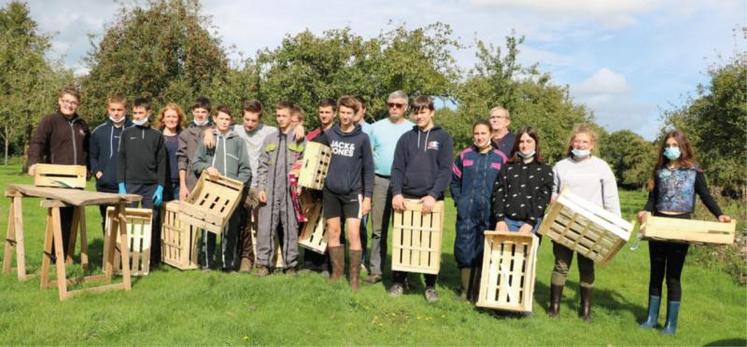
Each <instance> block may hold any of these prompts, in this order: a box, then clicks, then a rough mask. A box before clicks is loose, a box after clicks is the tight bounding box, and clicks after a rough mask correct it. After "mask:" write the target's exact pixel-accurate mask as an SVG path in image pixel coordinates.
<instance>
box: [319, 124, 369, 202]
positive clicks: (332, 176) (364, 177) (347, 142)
mask: <svg viewBox="0 0 747 347" xmlns="http://www.w3.org/2000/svg"><path fill="white" fill-rule="evenodd" d="M315 142H320V143H323V144H325V145H327V146H330V147H331V148H332V159H331V160H330V161H329V170H328V171H327V180H326V182H325V186H326V187H327V189H329V191H331V192H333V193H335V194H341V195H342V194H350V193H361V192H362V193H363V196H364V197H369V198H370V197H371V196H373V180H374V166H373V153H372V152H371V143H370V142H369V140H368V135H366V133H364V132H363V131H361V126H360V125H356V126H355V129H353V131H351V132H349V133H345V132H343V131H342V129H340V125H339V124H335V126H333V127H332V128H330V129H327V130H325V131H324V136H319V137H317V138H316V139H315Z"/></svg>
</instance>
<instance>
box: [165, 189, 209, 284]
mask: <svg viewBox="0 0 747 347" xmlns="http://www.w3.org/2000/svg"><path fill="white" fill-rule="evenodd" d="M180 206H181V202H180V201H178V200H174V201H169V202H167V203H166V204H164V208H163V211H162V214H161V260H162V261H163V262H164V263H166V264H169V265H171V266H173V267H175V268H177V269H179V270H193V269H197V268H199V263H198V260H197V254H198V250H197V238H198V237H199V235H200V233H199V232H198V231H199V230H198V229H197V228H195V227H193V226H191V225H184V226H182V224H181V223H180V222H179V215H178V214H179V207H180Z"/></svg>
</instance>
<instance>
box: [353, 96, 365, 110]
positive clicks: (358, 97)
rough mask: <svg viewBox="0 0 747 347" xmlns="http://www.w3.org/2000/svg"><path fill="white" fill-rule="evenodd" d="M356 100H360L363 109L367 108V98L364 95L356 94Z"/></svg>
mask: <svg viewBox="0 0 747 347" xmlns="http://www.w3.org/2000/svg"><path fill="white" fill-rule="evenodd" d="M355 100H356V101H358V103H359V104H361V108H362V109H363V108H366V100H365V99H363V97H362V96H360V95H356V96H355Z"/></svg>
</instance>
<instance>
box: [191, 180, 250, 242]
mask: <svg viewBox="0 0 747 347" xmlns="http://www.w3.org/2000/svg"><path fill="white" fill-rule="evenodd" d="M243 190H244V183H242V182H241V181H238V180H235V179H231V178H228V177H224V176H220V177H217V178H212V177H210V175H208V174H207V173H206V172H203V173H202V175H200V179H199V180H198V181H197V185H196V186H195V189H193V190H192V192H191V193H190V194H189V196H188V197H187V199H186V200H185V201H183V202H182V203H181V205H180V206H179V208H180V212H179V213H178V218H179V221H180V222H181V223H182V224H187V225H191V226H192V227H195V228H198V229H203V230H206V231H209V232H212V233H215V234H222V233H223V228H224V227H225V226H226V225H227V224H228V220H229V219H230V218H231V215H232V214H233V212H234V211H235V210H236V207H237V206H238V205H239V200H240V199H241V196H242V192H243Z"/></svg>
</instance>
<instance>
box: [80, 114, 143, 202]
mask: <svg viewBox="0 0 747 347" xmlns="http://www.w3.org/2000/svg"><path fill="white" fill-rule="evenodd" d="M131 126H132V121H130V120H129V119H126V120H125V122H124V124H123V125H122V126H121V127H119V128H117V127H115V126H114V123H113V122H112V121H111V120H110V119H107V120H106V122H104V123H102V124H101V125H99V126H97V127H96V129H93V132H92V133H91V143H90V145H89V149H88V151H89V158H90V159H91V174H92V175H93V176H94V177H95V176H96V173H97V172H99V171H101V173H102V175H101V178H99V179H97V180H96V190H97V191H99V192H110V193H111V192H114V193H116V192H117V158H118V155H117V153H118V152H119V137H120V135H121V134H122V131H123V130H124V129H125V128H129V127H131Z"/></svg>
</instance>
